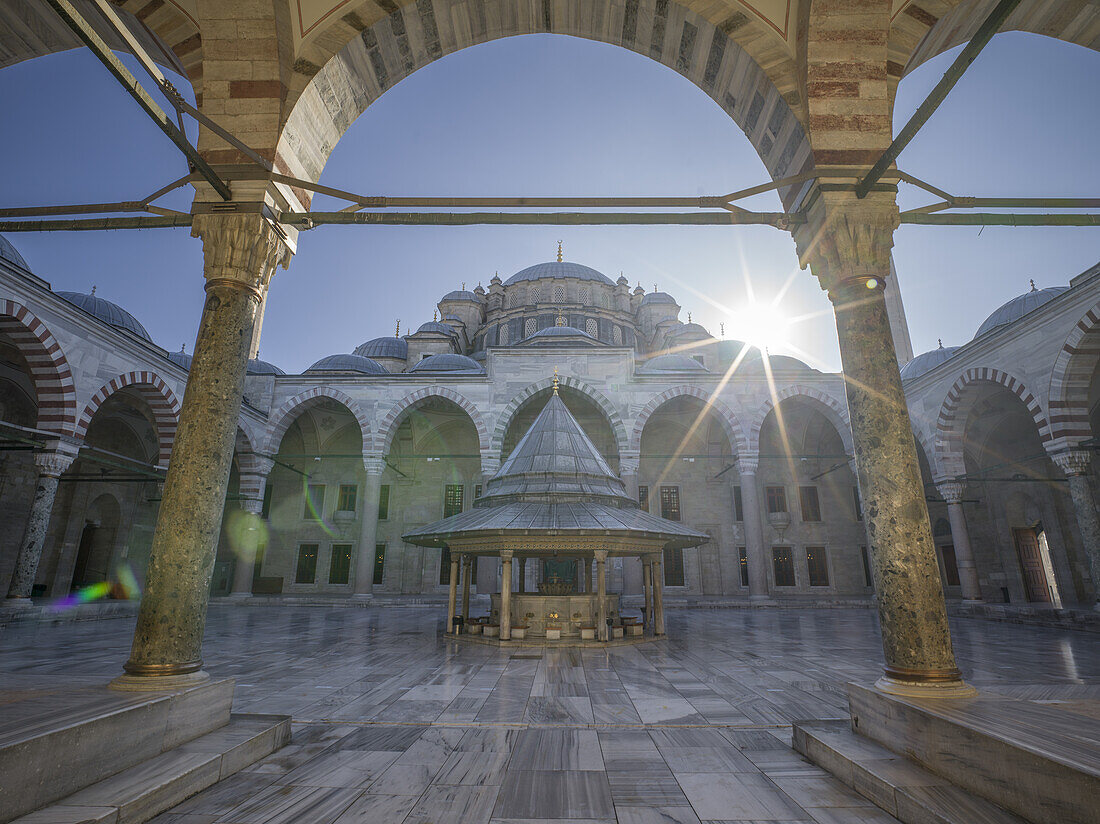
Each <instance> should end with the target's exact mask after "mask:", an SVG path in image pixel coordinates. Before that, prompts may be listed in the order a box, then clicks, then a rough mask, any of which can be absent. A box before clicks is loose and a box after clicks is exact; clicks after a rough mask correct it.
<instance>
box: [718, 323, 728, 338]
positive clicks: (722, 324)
mask: <svg viewBox="0 0 1100 824" xmlns="http://www.w3.org/2000/svg"><path fill="white" fill-rule="evenodd" d="M718 329H719V330H720V331H721V333H722V337H725V336H726V324H724V323H719V324H718Z"/></svg>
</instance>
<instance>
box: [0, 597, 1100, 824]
mask: <svg viewBox="0 0 1100 824" xmlns="http://www.w3.org/2000/svg"><path fill="white" fill-rule="evenodd" d="M442 624H443V612H442V610H439V609H438V608H392V607H391V608H369V609H325V608H316V607H287V606H282V607H251V606H250V607H244V606H229V605H215V606H212V607H211V610H210V621H209V624H208V627H207V635H206V646H205V655H206V667H207V669H208V670H209V671H210V672H211V673H212V674H214V675H217V676H232V677H235V678H236V679H237V690H236V697H235V702H234V710H235V711H237V712H263V713H285V714H290V715H292V716H293V718H294V720H295V732H294V739H293V740H292V742H291V744H290V745H289V746H287V747H285V748H284V749H282V750H281V751H279V752H278V753H276V754H274V755H273V756H271V757H269V758H267V759H266V760H264V761H262V762H260V763H258V764H256V765H254V766H253V767H252V768H250V769H249V770H246V771H245V772H243V773H240V774H238V775H237V776H234V777H233V778H231V779H229V780H228V781H226V782H223V783H222V784H219V785H217V786H216V787H213V788H211V789H210V790H207V791H205V792H203V793H201V794H200V795H198V796H195V797H194V798H192V799H190V800H188V801H186V802H184V803H183V804H181V805H180V806H179V807H176V808H175V809H174V810H172V811H170V812H168V813H165V814H163V815H162V816H160V817H159V818H158V819H156V821H157V824H214V822H224V824H275V823H276V822H299V821H301V822H310V823H311V824H312V823H313V822H317V824H329V822H339V824H352V822H363V824H366V823H367V822H371V824H374V823H375V822H378V823H379V824H385V822H391V821H392V822H405V824H420V822H425V823H426V822H432V824H444V822H456V823H460V824H467V823H469V824H477V823H478V822H490V821H492V822H494V824H505V822H527V824H534V822H536V821H556V822H565V821H569V822H613V821H618V822H620V824H651V823H652V822H698V821H736V822H757V821H759V822H763V821H767V822H799V823H800V824H801V822H807V823H812V822H817V824H840V822H852V823H853V824H872V823H875V824H877V823H878V822H892V821H894V819H893V818H891V817H890V816H888V815H886V814H884V813H882V812H881V811H880V810H878V809H877V808H876V807H873V806H871V805H870V803H869V802H868V801H866V800H865V799H863V798H862V797H860V796H858V795H855V794H853V793H852V792H851V791H850V790H848V789H847V788H846V787H844V786H843V785H841V784H840V783H838V782H836V781H835V780H834V779H832V778H831V777H829V776H828V775H827V774H826V773H824V772H823V771H821V770H819V769H818V768H816V767H814V766H812V765H810V764H809V763H807V762H805V761H803V760H802V759H801V758H800V757H799V756H798V755H797V754H796V753H794V752H793V751H792V750H791V749H790V748H789V741H790V724H791V722H792V721H793V720H800V719H827V718H846V717H847V712H846V706H847V702H846V698H845V695H844V690H843V686H844V684H845V683H846V682H848V681H857V682H863V683H869V682H871V681H873V680H874V679H875V678H877V677H878V674H879V671H880V670H879V667H880V661H881V652H880V647H879V640H878V632H877V628H876V625H875V617H874V613H873V611H871V610H866V609H821V610H793V609H783V610H778V609H774V610H729V609H727V610H670V611H669V635H670V639H669V640H667V641H660V642H651V643H646V644H642V645H638V646H632V647H617V648H613V649H606V650H604V649H583V650H581V649H568V648H564V649H555V650H545V651H542V650H538V649H529V648H526V649H525V648H514V649H507V648H505V649H501V648H496V647H488V646H483V645H469V644H462V643H457V642H455V641H453V640H444V639H443V638H442V637H441V636H440V633H441V631H442ZM132 626H133V621H132V619H115V620H110V621H99V622H86V623H67V624H58V625H54V626H51V625H42V624H37V625H13V626H10V627H8V628H5V629H4V630H2V631H0V673H2V674H0V687H2V688H3V689H5V690H12V689H14V690H24V689H35V688H44V687H48V686H50V685H53V684H56V682H57V679H58V678H64V679H65V681H66V682H67V683H70V684H72V683H102V682H103V681H104V680H107V679H109V678H110V677H113V676H114V675H115V674H117V673H118V671H119V668H120V665H121V662H122V661H123V660H125V658H126V656H127V653H128V651H129V642H130V634H131V632H132ZM952 628H953V633H954V638H955V644H956V650H957V654H958V658H959V663H960V665H961V666H962V668H963V670H964V673H965V675H966V677H967V679H968V680H969V681H970V682H971V683H973V684H975V685H977V686H979V687H980V688H982V689H983V690H987V691H992V692H1000V693H1004V694H1009V695H1014V696H1017V697H1021V698H1028V699H1032V700H1044V701H1080V700H1085V699H1096V698H1100V649H1098V645H1097V643H1096V635H1095V634H1091V633H1084V632H1078V631H1069V630H1058V629H1051V628H1045V627H1028V626H1018V625H1008V624H1001V623H993V622H987V621H981V620H975V619H957V620H955V621H953V623H952Z"/></svg>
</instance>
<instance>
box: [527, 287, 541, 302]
mask: <svg viewBox="0 0 1100 824" xmlns="http://www.w3.org/2000/svg"><path fill="white" fill-rule="evenodd" d="M530 297H531V303H542V287H541V286H532V287H531V295H530Z"/></svg>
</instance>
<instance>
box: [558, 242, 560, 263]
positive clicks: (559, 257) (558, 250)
mask: <svg viewBox="0 0 1100 824" xmlns="http://www.w3.org/2000/svg"><path fill="white" fill-rule="evenodd" d="M558 263H561V241H560V240H559V241H558Z"/></svg>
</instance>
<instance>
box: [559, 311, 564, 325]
mask: <svg viewBox="0 0 1100 824" xmlns="http://www.w3.org/2000/svg"><path fill="white" fill-rule="evenodd" d="M558 326H565V318H563V317H562V316H561V307H560V306H559V307H558Z"/></svg>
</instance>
